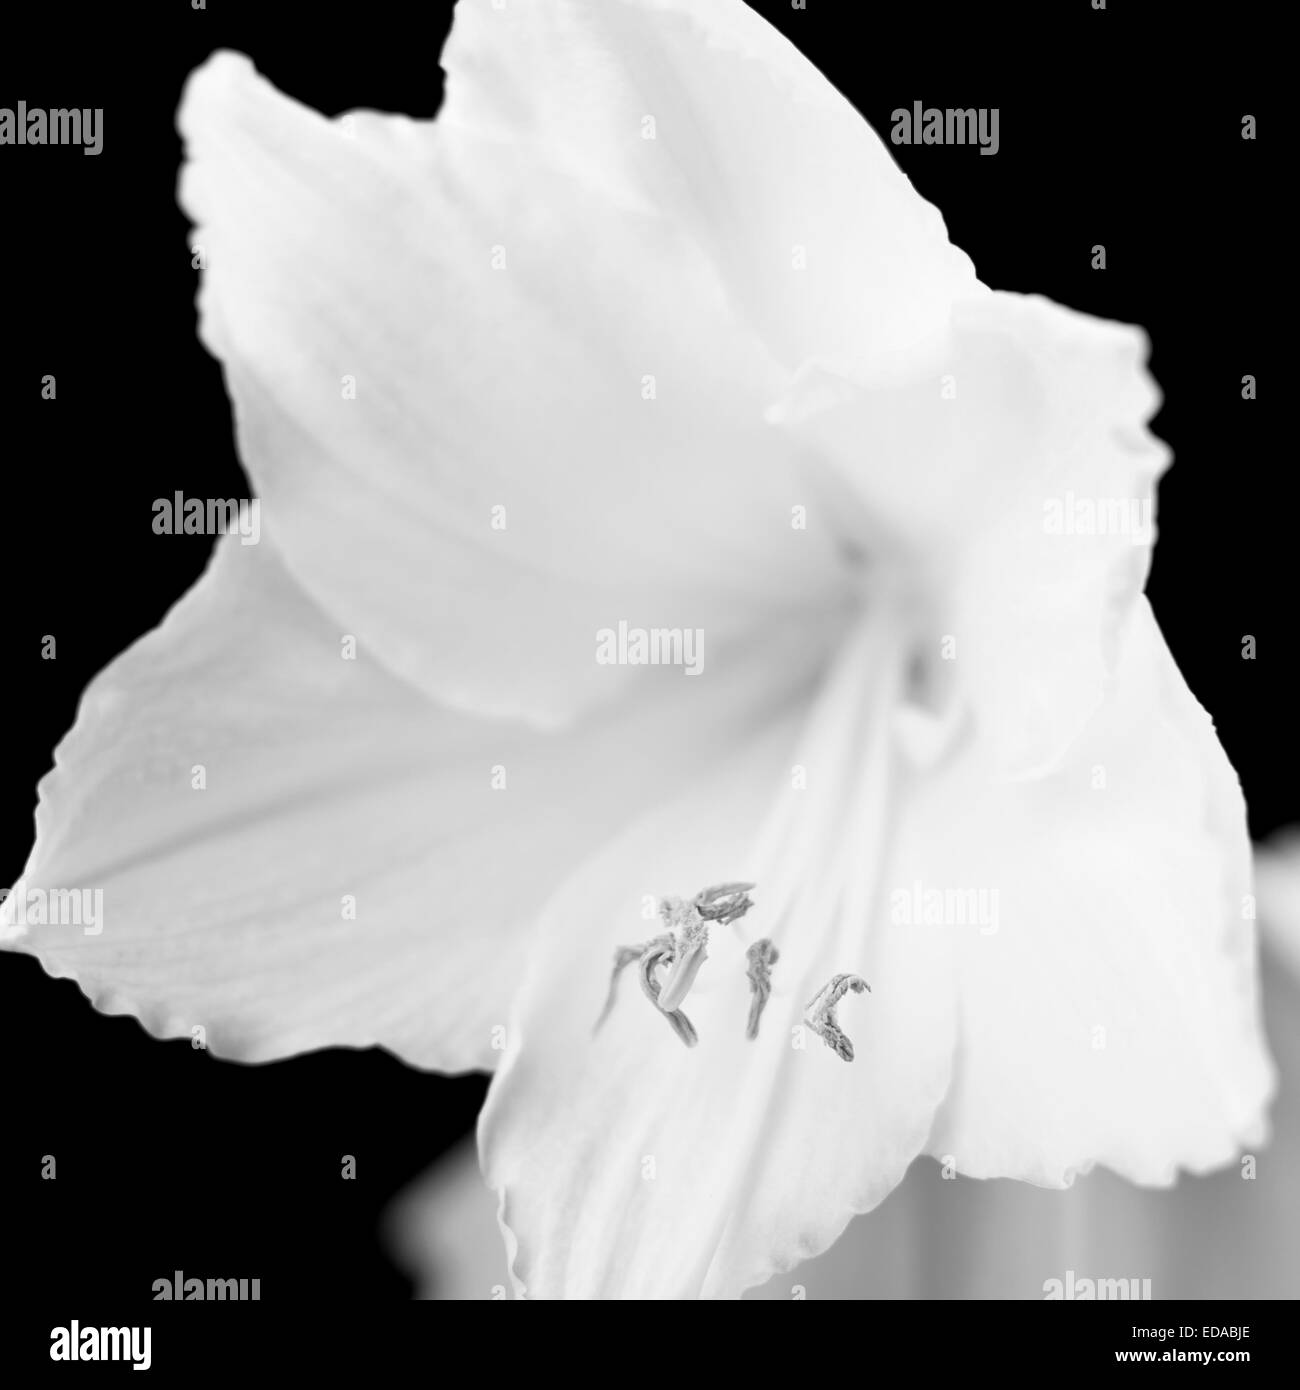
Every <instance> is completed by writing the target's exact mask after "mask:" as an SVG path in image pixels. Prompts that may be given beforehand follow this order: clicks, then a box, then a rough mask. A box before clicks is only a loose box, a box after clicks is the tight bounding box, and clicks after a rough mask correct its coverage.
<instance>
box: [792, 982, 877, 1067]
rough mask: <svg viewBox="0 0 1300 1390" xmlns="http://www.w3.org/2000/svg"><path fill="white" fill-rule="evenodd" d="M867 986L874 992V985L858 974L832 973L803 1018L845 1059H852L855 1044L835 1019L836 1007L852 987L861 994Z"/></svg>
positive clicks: (814, 997)
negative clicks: (829, 979)
mask: <svg viewBox="0 0 1300 1390" xmlns="http://www.w3.org/2000/svg"><path fill="white" fill-rule="evenodd" d="M864 989H865V990H866V991H867V993H868V994H870V993H871V986H870V985H869V984H868V983H867V982H866V981H865V980H864V979H862V978H861V976H859V975H832V976H831V981H830V984H828V985H826V986H825V987H824V988H822V989H820V990H818V992H817V993H816V994H815V995H813V997H812V998H811V999H810V1000H809V1001H808V1004H807V1006H806V1007H805V1009H804V1018H803V1021H804V1022H805V1023H806V1024H807V1025H808V1027H809V1028H811V1029H812V1030H813V1032H814V1033H816V1034H817V1036H818V1037H819V1038H821V1040H822V1041H823V1042H824V1043H825V1044H826V1046H827V1047H829V1048H830V1049H831V1051H832V1052H834V1053H835V1055H836V1056H837V1057H840V1058H842V1059H843V1060H844V1061H846V1062H851V1061H852V1060H853V1044H852V1043H851V1042H850V1041H849V1037H848V1034H847V1033H845V1031H844V1030H843V1029H842V1028H841V1027H840V1025H839V1024H838V1023H837V1022H836V1020H835V1006H836V1005H837V1004H838V1003H839V1002H840V1000H841V999H843V998H844V996H845V995H846V994H847V993H848V992H849V990H852V991H853V992H854V994H861V993H862V991H863V990H864Z"/></svg>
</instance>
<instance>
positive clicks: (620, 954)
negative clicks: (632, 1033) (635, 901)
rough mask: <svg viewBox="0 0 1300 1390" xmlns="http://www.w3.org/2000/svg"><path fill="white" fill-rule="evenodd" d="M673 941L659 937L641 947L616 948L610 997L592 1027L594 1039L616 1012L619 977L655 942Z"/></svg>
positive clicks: (611, 975)
mask: <svg viewBox="0 0 1300 1390" xmlns="http://www.w3.org/2000/svg"><path fill="white" fill-rule="evenodd" d="M671 941H672V938H671V937H668V936H658V937H656V938H655V941H646V942H643V943H642V944H641V945H640V946H615V947H614V969H613V970H612V971H611V972H610V976H609V996H608V997H607V998H606V1000H605V1007H604V1008H603V1009H602V1010H601V1011H600V1017H599V1018H598V1019H597V1020H596V1022H595V1023H594V1024H593V1025H592V1029H591V1033H592V1036H593V1037H595V1035H596V1034H597V1033H599V1032H600V1030H601V1027H602V1025H603V1024H604V1022H605V1020H606V1019H607V1018H608V1017H609V1016H610V1014H611V1013H613V1012H614V1004H615V1002H616V1001H617V999H618V977H619V976H620V975H621V974H622V973H623V971H624V970H626V969H627V967H628V966H629V965H631V964H632V962H633V961H634V960H640V959H641V957H642V956H643V955H645V953H646V952H647V951H648V950H649V949H650V947H651V946H653V945H654V944H655V942H667V943H671Z"/></svg>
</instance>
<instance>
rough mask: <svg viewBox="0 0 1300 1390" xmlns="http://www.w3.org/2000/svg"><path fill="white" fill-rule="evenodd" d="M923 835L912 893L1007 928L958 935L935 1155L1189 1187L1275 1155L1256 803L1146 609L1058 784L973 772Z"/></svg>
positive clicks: (954, 783)
mask: <svg viewBox="0 0 1300 1390" xmlns="http://www.w3.org/2000/svg"><path fill="white" fill-rule="evenodd" d="M974 808H978V830H979V833H978V837H977V838H976V839H974V840H972V834H971V832H972V825H971V820H972V810H973V809H974ZM913 826H914V828H913V830H912V833H911V836H910V838H911V839H913V840H914V842H915V850H914V853H913V855H912V862H911V864H910V865H909V866H908V871H904V872H898V868H901V866H898V868H896V872H898V877H897V878H896V880H895V881H896V883H897V884H898V885H899V886H900V887H906V886H908V885H910V883H911V882H912V881H913V879H914V878H919V879H920V880H921V881H922V882H924V883H927V884H936V885H939V886H942V887H959V886H960V887H971V886H979V887H982V888H986V889H988V890H989V891H990V892H992V891H993V890H997V891H998V894H999V902H998V924H997V928H996V930H995V931H993V932H972V931H970V930H969V929H967V930H965V931H963V930H960V929H959V930H955V931H954V930H953V929H952V928H948V929H947V930H948V932H949V935H951V936H953V937H954V946H953V949H954V959H955V962H956V967H957V971H958V976H959V980H960V986H959V988H960V998H961V1018H962V1026H961V1042H960V1044H959V1050H958V1061H957V1069H956V1075H955V1079H954V1084H953V1089H952V1093H951V1094H950V1095H949V1097H948V1098H947V1100H946V1102H945V1104H944V1107H943V1109H942V1111H941V1113H940V1115H939V1117H938V1119H937V1121H936V1125H935V1132H934V1134H933V1135H932V1136H931V1138H930V1142H929V1144H928V1146H927V1151H928V1152H930V1153H932V1154H935V1155H951V1156H953V1157H954V1158H955V1160H956V1167H957V1170H958V1171H959V1172H962V1173H967V1174H970V1175H972V1176H975V1177H1016V1178H1023V1179H1027V1180H1028V1181H1031V1182H1035V1183H1039V1184H1043V1185H1047V1186H1062V1185H1067V1184H1068V1183H1069V1182H1071V1181H1072V1180H1073V1177H1074V1175H1075V1174H1077V1173H1081V1172H1086V1171H1087V1170H1088V1169H1089V1168H1090V1167H1091V1166H1092V1165H1093V1164H1094V1163H1099V1164H1104V1165H1105V1166H1106V1167H1108V1168H1111V1169H1113V1170H1114V1171H1115V1172H1117V1173H1119V1174H1120V1175H1121V1176H1123V1177H1126V1178H1128V1179H1130V1180H1132V1181H1134V1182H1139V1183H1149V1184H1167V1183H1171V1182H1173V1180H1174V1177H1175V1175H1176V1172H1177V1170H1178V1169H1179V1168H1186V1169H1188V1170H1189V1171H1191V1172H1193V1173H1204V1172H1207V1171H1209V1170H1210V1169H1211V1168H1214V1167H1217V1166H1220V1165H1222V1164H1224V1163H1227V1162H1229V1161H1230V1160H1231V1159H1232V1158H1233V1156H1234V1155H1235V1154H1236V1153H1237V1152H1238V1151H1239V1150H1240V1148H1241V1147H1242V1146H1243V1145H1252V1144H1258V1143H1260V1142H1262V1140H1263V1138H1264V1136H1265V1133H1266V1126H1265V1123H1264V1109H1265V1107H1266V1105H1267V1104H1268V1101H1269V1099H1270V1097H1271V1095H1272V1091H1273V1086H1274V1076H1273V1068H1272V1064H1271V1062H1270V1060H1269V1056H1268V1052H1267V1049H1266V1046H1265V1042H1264V1036H1263V1032H1262V1028H1261V1024H1260V1015H1259V1001H1258V983H1257V974H1256V944H1255V930H1254V920H1253V899H1252V898H1251V896H1250V843H1249V839H1248V837H1247V831H1246V816H1245V807H1244V805H1243V803H1242V799H1241V790H1240V787H1239V785H1238V783H1237V779H1236V776H1235V775H1234V773H1233V771H1232V769H1231V767H1230V766H1229V764H1228V761H1227V759H1226V757H1225V756H1224V754H1223V751H1222V749H1221V748H1220V747H1219V744H1218V740H1217V739H1216V738H1215V735H1214V728H1213V725H1212V724H1211V722H1210V720H1209V718H1208V716H1207V715H1206V714H1205V711H1204V710H1202V709H1201V707H1200V706H1199V705H1198V704H1197V703H1196V701H1195V699H1194V698H1193V696H1192V694H1191V692H1190V691H1189V690H1188V689H1187V686H1186V684H1185V683H1184V681H1183V679H1182V677H1181V675H1180V674H1179V672H1178V669H1177V667H1176V666H1175V665H1174V662H1173V658H1172V657H1171V656H1170V654H1169V651H1168V649H1167V648H1166V646H1165V643H1164V639H1163V638H1162V637H1161V635H1160V632H1159V630H1158V628H1157V627H1156V625H1155V620H1154V618H1153V617H1152V615H1151V610H1150V607H1149V605H1148V604H1147V602H1146V600H1145V599H1140V600H1139V601H1138V605H1137V607H1136V609H1135V611H1134V613H1133V615H1132V619H1131V621H1130V623H1129V624H1128V626H1127V630H1126V631H1125V632H1124V633H1123V636H1122V643H1121V647H1120V649H1119V654H1118V666H1117V675H1116V680H1115V685H1114V688H1113V690H1112V691H1111V693H1110V695H1109V697H1108V698H1107V700H1106V702H1105V703H1104V704H1103V706H1102V707H1101V709H1100V710H1099V711H1098V713H1097V715H1096V716H1095V717H1094V719H1093V720H1092V721H1090V723H1089V724H1088V726H1087V727H1086V728H1085V729H1084V731H1083V732H1082V733H1081V734H1080V736H1079V738H1078V739H1077V741H1076V742H1075V744H1074V745H1072V746H1071V748H1070V750H1069V753H1068V755H1067V756H1066V757H1065V758H1064V759H1062V761H1061V763H1060V765H1059V767H1058V768H1057V770H1056V771H1055V772H1054V773H1053V774H1051V776H1049V777H1045V778H1043V779H1042V780H1041V781H1039V782H1035V783H1027V784H1020V785H1018V786H1017V785H1014V784H1005V783H1003V784H999V783H997V782H996V781H995V780H991V779H986V780H984V781H983V782H981V781H979V780H978V778H977V777H976V776H975V775H974V774H973V773H972V774H971V775H963V776H958V775H957V774H955V773H954V775H953V776H952V777H951V778H949V779H947V784H946V785H945V786H944V787H943V788H942V790H941V791H940V790H939V789H938V788H936V789H935V792H934V794H933V795H932V796H930V797H929V798H928V803H927V804H920V803H918V805H917V807H916V809H915V812H914V816H913ZM904 838H905V839H907V838H909V837H908V836H907V834H906V832H905V833H904ZM894 929H895V930H912V931H915V930H922V931H924V930H926V928H924V927H922V928H917V927H910V928H894ZM930 930H938V931H939V932H941V933H942V932H943V930H944V928H942V927H941V928H937V929H935V928H931V929H930Z"/></svg>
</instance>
